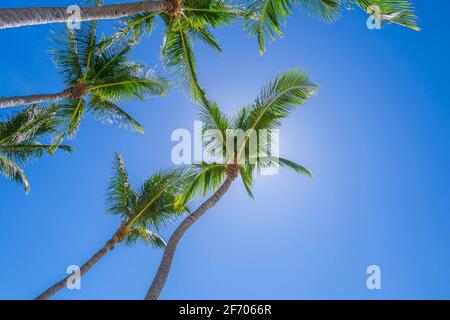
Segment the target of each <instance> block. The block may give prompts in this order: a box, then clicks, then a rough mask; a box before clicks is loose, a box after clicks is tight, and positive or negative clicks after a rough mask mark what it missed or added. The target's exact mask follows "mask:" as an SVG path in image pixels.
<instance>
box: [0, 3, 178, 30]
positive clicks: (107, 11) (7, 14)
mask: <svg viewBox="0 0 450 320" xmlns="http://www.w3.org/2000/svg"><path fill="white" fill-rule="evenodd" d="M95 2H96V4H100V5H101V4H103V1H98V0H97V1H95ZM177 5H178V1H176V0H146V1H139V2H131V3H122V4H112V5H101V6H99V5H91V6H83V7H80V14H79V16H77V17H74V15H73V12H71V10H68V7H34V8H11V9H0V29H6V28H17V27H23V26H31V25H40V24H49V23H61V22H71V21H73V20H74V18H76V19H77V20H79V21H92V20H107V19H117V18H122V17H127V16H131V15H135V14H139V13H144V12H145V13H151V12H161V11H163V12H167V13H168V14H170V13H171V12H173V11H176V10H177V7H176V6H177Z"/></svg>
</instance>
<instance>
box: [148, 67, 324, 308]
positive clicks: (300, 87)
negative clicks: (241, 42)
mask: <svg viewBox="0 0 450 320" xmlns="http://www.w3.org/2000/svg"><path fill="white" fill-rule="evenodd" d="M316 89H317V87H316V86H315V85H314V84H312V83H311V82H310V81H309V79H308V76H307V74H306V73H305V72H302V71H299V70H298V69H291V70H288V71H287V72H285V73H284V74H281V75H278V76H277V77H276V78H275V79H274V80H273V81H272V82H270V83H269V84H268V85H266V86H265V87H264V88H263V89H262V90H261V93H260V94H259V96H258V98H257V99H256V100H255V102H254V103H253V104H252V105H250V106H248V107H244V108H241V109H240V111H239V112H238V114H237V116H236V117H235V118H234V119H230V118H228V117H227V116H226V115H225V114H223V113H222V111H221V110H220V109H219V107H218V105H217V103H215V102H208V101H205V102H204V103H203V105H202V108H201V116H200V119H201V120H202V122H203V131H204V134H206V135H208V132H209V131H210V130H211V129H213V130H215V132H218V133H217V134H216V138H215V139H212V140H211V139H207V140H208V142H206V143H204V147H205V148H206V150H207V151H208V152H210V153H211V154H212V155H214V156H219V158H220V159H222V160H221V161H217V162H214V163H201V164H196V165H192V166H190V167H189V171H190V174H188V175H187V176H188V178H187V179H186V180H185V182H184V183H185V187H184V191H183V192H182V193H181V194H180V196H179V197H178V199H177V204H178V205H184V204H185V203H187V202H188V201H189V200H190V199H192V198H193V197H194V196H195V195H198V194H201V195H206V194H208V193H210V192H213V194H212V196H211V197H210V198H208V199H207V200H206V201H205V202H204V203H203V204H202V205H201V206H200V207H199V208H198V209H197V210H195V211H194V212H193V213H192V214H190V215H189V216H187V217H186V218H185V219H184V221H183V222H182V223H181V224H180V225H179V227H178V228H177V229H176V230H175V232H174V233H173V234H172V236H171V237H170V239H169V241H168V243H167V246H166V247H165V250H164V255H163V258H162V261H161V263H160V265H159V268H158V271H157V274H156V276H155V278H154V280H153V283H152V285H151V287H150V289H149V290H148V293H147V295H146V297H145V298H146V299H148V300H154V299H158V297H159V295H160V293H161V291H162V289H163V287H164V285H165V283H166V281H167V277H168V275H169V272H170V268H171V265H172V261H173V258H174V255H175V251H176V248H177V245H178V243H179V242H180V240H181V238H182V237H183V235H184V234H185V233H186V232H187V231H188V230H189V228H190V227H192V225H193V224H194V223H195V222H196V221H197V220H198V219H200V218H201V217H202V216H203V215H204V214H205V213H206V212H207V211H208V210H209V209H211V208H212V207H213V206H215V205H216V204H217V203H218V202H219V200H220V199H221V198H222V197H223V195H224V194H225V193H226V192H227V191H228V189H229V188H230V186H231V184H232V183H233V182H234V181H235V179H236V178H237V177H238V176H241V178H242V181H243V184H244V186H245V189H246V190H247V192H248V194H249V195H250V196H251V197H253V195H252V192H251V188H252V184H253V177H254V174H255V170H261V169H263V168H270V167H273V166H276V164H277V163H279V165H280V166H285V167H289V168H291V169H293V170H294V171H296V172H298V173H301V174H306V175H308V176H310V177H312V173H311V171H310V170H309V169H307V168H305V167H303V166H301V165H299V164H296V163H294V162H292V161H290V160H287V159H284V158H275V157H274V156H271V154H272V153H264V152H263V148H262V147H261V146H258V148H256V149H254V148H252V147H251V146H250V145H249V144H250V143H251V134H252V132H259V131H260V130H261V129H276V128H278V127H279V126H280V125H281V121H282V120H283V119H285V118H287V117H289V115H290V114H291V112H292V111H294V110H295V109H296V107H297V106H299V105H302V104H304V103H305V101H306V100H307V99H309V98H310V97H312V96H313V94H314V92H315V91H316ZM230 130H231V132H232V131H233V130H242V131H243V132H245V135H244V139H242V140H241V142H240V143H239V142H238V143H237V144H235V143H234V138H233V139H232V143H233V146H232V148H230V146H229V132H230ZM224 137H226V138H227V139H226V143H225V144H226V145H227V146H226V147H224V146H223V143H222V142H223V141H224ZM274 138H275V137H273V136H272V135H271V134H270V133H269V134H268V135H267V136H266V138H264V139H265V141H266V142H267V141H271V139H274ZM258 139H259V140H260V141H261V140H264V139H263V138H262V137H261V136H260V137H259V138H258ZM238 141H239V140H238ZM249 142H250V143H249ZM230 149H231V150H230Z"/></svg>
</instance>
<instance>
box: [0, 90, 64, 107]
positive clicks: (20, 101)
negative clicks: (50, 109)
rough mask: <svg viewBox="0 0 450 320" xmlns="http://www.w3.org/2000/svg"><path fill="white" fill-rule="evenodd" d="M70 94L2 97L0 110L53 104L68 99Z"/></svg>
mask: <svg viewBox="0 0 450 320" xmlns="http://www.w3.org/2000/svg"><path fill="white" fill-rule="evenodd" d="M69 96H70V93H69V92H66V91H64V92H59V93H53V94H36V95H31V96H18V97H7V98H2V97H0V109H5V108H12V107H18V106H23V105H27V104H36V103H41V102H53V101H59V100H64V99H68V98H69Z"/></svg>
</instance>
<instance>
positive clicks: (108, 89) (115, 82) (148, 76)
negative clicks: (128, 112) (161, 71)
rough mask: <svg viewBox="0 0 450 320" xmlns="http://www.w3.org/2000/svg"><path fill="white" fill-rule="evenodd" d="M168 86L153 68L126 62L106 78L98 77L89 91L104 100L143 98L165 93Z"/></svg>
mask: <svg viewBox="0 0 450 320" xmlns="http://www.w3.org/2000/svg"><path fill="white" fill-rule="evenodd" d="M168 86H169V83H168V81H167V80H165V79H163V78H161V77H160V76H158V75H157V74H156V72H155V71H154V70H153V69H146V68H144V67H143V66H142V65H138V64H134V63H127V64H126V65H123V66H122V67H121V68H120V69H119V68H117V69H116V70H114V73H111V74H110V75H109V76H108V79H105V78H103V79H98V81H96V83H95V84H94V85H93V86H92V88H91V89H90V92H91V93H92V94H95V95H97V96H99V97H101V98H102V99H105V100H114V101H120V100H129V99H136V98H138V99H140V100H144V99H145V98H146V97H147V96H150V95H165V94H166V93H167V88H168Z"/></svg>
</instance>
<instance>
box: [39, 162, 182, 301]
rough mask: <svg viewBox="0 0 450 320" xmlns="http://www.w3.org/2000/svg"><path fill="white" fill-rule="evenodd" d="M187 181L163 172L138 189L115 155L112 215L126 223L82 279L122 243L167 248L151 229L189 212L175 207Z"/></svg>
mask: <svg viewBox="0 0 450 320" xmlns="http://www.w3.org/2000/svg"><path fill="white" fill-rule="evenodd" d="M183 179H184V174H183V170H175V171H171V172H162V171H161V172H159V173H156V174H154V175H152V176H151V177H150V178H148V179H147V180H145V181H144V183H143V184H142V185H141V186H140V187H139V188H138V189H137V190H135V189H133V187H132V186H131V184H130V182H129V179H128V173H127V170H126V168H125V163H124V161H123V159H122V157H121V156H120V155H118V154H115V159H114V165H113V176H112V178H111V180H110V183H109V187H108V195H107V204H108V210H109V212H111V213H112V214H114V215H119V216H121V219H122V222H121V224H120V227H119V228H118V230H117V231H116V232H115V233H114V235H113V236H112V237H111V239H110V240H108V241H107V242H106V243H105V245H104V246H103V247H102V248H101V249H100V250H99V251H97V253H95V254H94V255H93V256H92V257H91V258H90V259H89V260H88V261H86V262H85V263H84V264H83V265H82V266H81V267H80V274H81V276H83V275H84V274H86V272H88V271H89V270H90V269H91V268H92V267H93V266H94V265H95V264H96V263H97V262H99V261H100V259H102V258H103V257H104V256H105V255H106V254H107V253H108V252H110V251H111V250H113V249H114V247H115V246H117V245H118V244H120V243H122V242H124V243H125V244H127V245H129V244H133V243H135V242H136V241H139V240H140V241H143V242H144V243H146V244H149V245H150V246H152V247H156V248H163V247H164V246H165V242H164V240H163V239H162V238H161V237H160V236H159V235H158V234H157V233H155V232H154V231H151V230H150V229H153V230H156V231H157V230H159V229H160V228H161V227H163V226H165V225H166V224H167V223H168V222H170V221H171V220H172V219H174V218H176V217H178V216H180V215H181V214H183V213H184V212H185V211H186V209H185V207H184V206H175V200H176V199H177V196H178V192H179V187H180V185H181V184H182V181H183ZM73 280H74V278H73V276H68V277H66V278H64V279H62V280H60V281H58V282H57V283H55V284H54V285H52V286H51V287H50V288H48V289H47V290H45V291H44V292H43V293H42V294H41V295H39V296H38V297H37V298H36V300H46V299H49V298H51V297H52V296H53V295H55V294H56V293H57V292H59V291H60V290H61V289H63V288H65V287H66V286H67V284H68V283H70V282H71V281H73Z"/></svg>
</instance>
